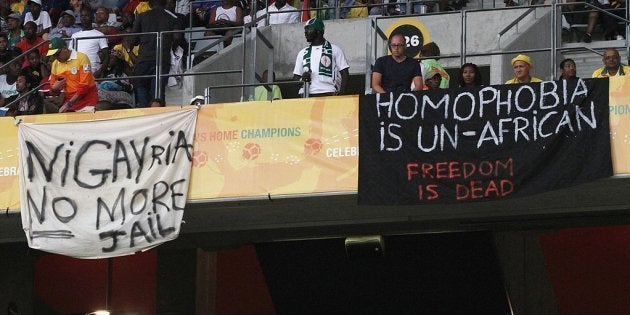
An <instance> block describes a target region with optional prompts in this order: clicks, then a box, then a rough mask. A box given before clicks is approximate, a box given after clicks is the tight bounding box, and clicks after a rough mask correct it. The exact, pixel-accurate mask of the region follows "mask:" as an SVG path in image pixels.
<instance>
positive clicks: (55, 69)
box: [48, 38, 98, 113]
mask: <svg viewBox="0 0 630 315" xmlns="http://www.w3.org/2000/svg"><path fill="white" fill-rule="evenodd" d="M48 56H53V57H54V59H55V61H53V64H52V69H51V74H50V85H51V88H50V92H51V94H53V95H56V94H59V93H61V92H62V91H64V102H63V105H61V107H59V109H58V111H59V112H60V113H63V112H66V111H75V112H92V111H94V107H95V105H96V103H98V90H97V89H96V81H94V76H93V75H92V70H91V64H90V59H88V57H87V55H85V54H84V53H82V52H79V51H75V50H72V49H70V48H68V45H67V44H66V41H64V40H63V39H61V38H53V39H52V40H51V41H50V50H49V51H48Z"/></svg>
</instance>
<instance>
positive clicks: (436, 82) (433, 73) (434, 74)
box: [424, 68, 442, 90]
mask: <svg viewBox="0 0 630 315" xmlns="http://www.w3.org/2000/svg"><path fill="white" fill-rule="evenodd" d="M424 82H425V86H424V89H425V90H437V89H440V83H441V82H442V76H441V75H440V70H439V69H438V68H431V69H430V70H429V71H427V78H426V79H425V80H424Z"/></svg>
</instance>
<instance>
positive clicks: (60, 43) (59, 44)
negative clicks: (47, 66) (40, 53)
mask: <svg viewBox="0 0 630 315" xmlns="http://www.w3.org/2000/svg"><path fill="white" fill-rule="evenodd" d="M67 46H68V44H66V41H65V40H63V39H62V38H60V37H55V38H53V39H51V40H50V43H49V46H48V53H47V54H46V56H52V55H54V54H56V53H57V51H58V50H59V49H61V48H65V47H67Z"/></svg>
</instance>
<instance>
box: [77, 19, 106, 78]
mask: <svg viewBox="0 0 630 315" xmlns="http://www.w3.org/2000/svg"><path fill="white" fill-rule="evenodd" d="M81 29H82V30H81V31H79V32H76V33H74V34H72V39H73V40H76V43H77V44H76V45H77V46H76V47H77V50H78V51H79V52H82V53H84V54H86V55H87V56H88V58H89V60H90V62H91V66H92V67H91V68H92V71H93V73H94V77H95V78H100V77H102V76H103V71H102V70H101V66H102V65H107V64H109V46H108V45H107V40H106V39H105V37H104V36H105V34H103V33H102V32H99V31H97V30H95V29H92V12H91V10H90V9H89V8H87V7H86V8H83V9H82V10H81ZM96 36H103V37H100V38H88V39H82V38H85V37H96Z"/></svg>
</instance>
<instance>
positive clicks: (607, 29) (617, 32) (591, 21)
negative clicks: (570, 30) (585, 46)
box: [584, 0, 625, 43]
mask: <svg viewBox="0 0 630 315" xmlns="http://www.w3.org/2000/svg"><path fill="white" fill-rule="evenodd" d="M589 3H591V4H592V5H594V6H596V7H598V8H600V9H603V10H606V11H609V12H610V13H612V14H615V15H617V16H619V17H624V16H625V10H623V7H622V6H623V5H622V3H621V2H620V1H619V0H611V1H609V0H592V1H589ZM598 21H599V22H600V23H601V25H602V28H603V29H604V39H606V40H615V39H617V40H623V39H624V37H623V35H622V33H623V31H622V30H621V29H620V28H619V26H618V25H617V21H618V19H616V18H615V17H614V16H610V15H608V14H604V13H602V12H599V11H592V12H590V13H589V15H588V25H587V27H586V34H585V35H584V42H585V43H590V42H591V41H592V38H593V35H592V34H593V30H594V29H595V26H596V25H597V22H598ZM624 28H625V27H624Z"/></svg>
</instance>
